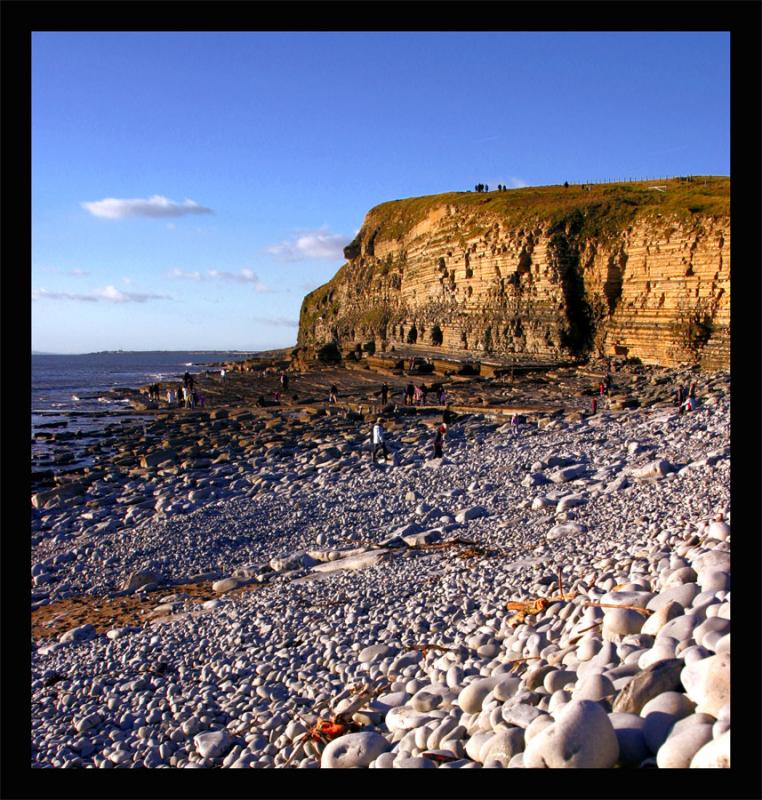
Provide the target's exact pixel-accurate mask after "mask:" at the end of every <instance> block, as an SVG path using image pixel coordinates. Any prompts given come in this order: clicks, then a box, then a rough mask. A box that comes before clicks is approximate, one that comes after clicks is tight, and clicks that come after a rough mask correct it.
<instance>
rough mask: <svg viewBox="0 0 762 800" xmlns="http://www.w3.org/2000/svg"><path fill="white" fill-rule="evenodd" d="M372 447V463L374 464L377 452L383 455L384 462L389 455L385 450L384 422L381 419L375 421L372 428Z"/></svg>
mask: <svg viewBox="0 0 762 800" xmlns="http://www.w3.org/2000/svg"><path fill="white" fill-rule="evenodd" d="M372 447H373V451H372V452H373V455H372V459H373V463H374V464H375V463H376V456H377V455H378V451H379V450H380V451H381V452H382V453H383V456H384V461H386V457H387V455H389V453H388V451H387V449H386V442H385V441H384V420H383V419H382V418H381V417H379V418H378V419H377V420H376V424H375V425H374V426H373V440H372Z"/></svg>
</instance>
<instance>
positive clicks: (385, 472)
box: [31, 366, 731, 768]
mask: <svg viewBox="0 0 762 800" xmlns="http://www.w3.org/2000/svg"><path fill="white" fill-rule="evenodd" d="M599 377H600V375H599V374H598V373H597V372H596V370H595V369H591V368H588V369H585V370H582V369H573V368H565V369H558V370H551V371H548V372H546V373H541V374H536V375H526V376H522V377H521V378H518V379H515V380H513V381H511V380H510V379H500V380H497V379H495V380H487V381H485V380H482V379H478V378H475V379H469V378H467V377H458V376H450V377H449V378H447V379H442V378H436V377H434V378H429V376H425V377H424V376H421V378H422V379H423V380H426V381H427V383H433V382H442V383H444V384H445V387H446V392H447V399H448V401H449V402H450V403H451V408H452V411H453V413H454V414H455V419H454V421H453V423H452V424H451V426H450V428H449V430H448V433H447V437H446V440H445V457H444V458H443V459H441V460H433V459H432V458H431V456H432V454H433V449H432V445H431V439H432V436H433V427H434V425H435V424H436V423H438V422H439V421H440V420H441V413H442V409H441V407H440V408H436V407H419V408H409V407H404V406H400V403H401V399H400V391H401V389H402V387H403V386H404V385H405V384H406V383H407V382H408V381H409V380H410V378H409V377H408V376H391V375H390V376H386V375H384V376H380V375H378V374H374V373H369V372H367V371H363V370H342V369H339V368H334V369H323V370H316V371H314V372H310V373H303V374H299V375H294V376H293V378H292V381H291V383H290V386H289V390H288V391H286V392H284V393H283V395H282V397H281V399H280V404H279V405H277V406H276V405H271V404H269V402H268V403H265V404H262V403H260V402H259V401H260V400H261V399H264V400H266V401H269V400H272V398H273V393H274V392H276V391H278V389H279V383H278V376H277V373H275V372H273V371H270V373H267V372H266V371H265V370H259V371H256V372H252V373H235V372H234V373H230V374H229V375H228V376H227V377H226V378H225V381H224V382H223V381H220V379H219V377H218V376H217V375H214V374H210V375H206V376H200V377H199V378H198V385H199V391H201V392H202V393H203V394H204V395H205V406H204V407H203V408H197V409H178V408H175V409H170V408H165V407H161V406H160V407H158V408H154V409H151V408H147V409H144V410H143V412H142V416H141V419H140V420H138V421H136V420H135V419H130V418H129V417H128V418H125V419H124V420H117V419H115V420H114V421H113V422H112V423H110V425H109V427H108V428H107V435H106V436H104V437H103V438H102V439H101V440H100V441H99V442H98V444H97V445H94V446H93V449H92V451H91V452H90V455H91V457H92V463H91V464H90V466H88V467H86V468H84V469H80V470H77V471H75V472H72V473H69V474H65V475H58V476H57V477H53V476H51V475H50V474H48V475H44V476H39V477H38V480H37V484H36V485H35V487H34V493H33V495H32V564H33V566H32V589H31V592H32V594H31V601H32V726H33V740H32V766H36V767H43V766H46V767H96V768H113V767H135V766H147V767H186V768H199V767H219V766H223V767H285V766H289V767H294V768H309V767H321V766H322V767H344V766H353V767H373V768H386V767H395V768H398V767H421V768H434V767H439V768H473V767H583V768H584V767H617V766H618V767H689V766H693V767H720V766H729V762H730V748H729V740H730V705H729V702H730V694H729V693H730V687H729V680H730V523H731V515H730V477H729V476H730V446H729V437H730V434H729V430H730V395H729V388H730V378H729V375H728V374H727V373H688V372H684V371H683V372H676V371H674V370H672V371H670V370H662V369H657V368H645V367H639V366H622V367H621V368H620V369H618V370H617V371H616V372H615V373H614V374H613V379H614V380H613V387H612V392H611V397H610V398H609V399H608V400H606V401H604V402H603V403H602V404H601V407H600V408H599V410H598V411H597V412H596V413H595V414H592V413H590V409H591V398H592V395H593V392H594V391H595V387H596V386H597V381H598V379H599ZM421 378H418V377H416V378H415V379H414V382H415V383H419V382H420V379H421ZM383 380H387V382H388V383H389V384H390V386H391V388H392V392H393V396H392V405H390V406H389V407H387V408H385V409H384V412H383V413H384V416H385V419H386V420H387V424H386V428H387V431H388V434H389V437H388V438H389V441H388V446H389V449H390V451H391V454H390V459H389V461H388V462H387V463H384V462H381V463H379V464H375V465H374V464H372V463H371V459H370V452H369V449H368V440H369V434H370V421H371V419H373V418H374V417H375V414H376V413H378V411H379V410H380V402H379V400H378V397H377V392H378V390H379V388H380V384H381V382H382V381H383ZM692 380H696V381H697V382H698V394H699V401H700V402H699V406H698V408H697V410H695V411H693V412H691V413H688V414H685V415H679V414H678V412H677V409H676V408H675V407H674V405H673V404H672V397H673V394H674V387H675V385H676V384H677V383H683V384H684V385H687V383H688V382H691V381H692ZM332 384H336V385H337V387H338V389H339V402H338V403H337V404H336V405H328V404H327V403H326V397H327V393H328V387H330V386H331V385H332ZM136 397H137V396H136ZM273 402H274V401H273ZM395 406H396V407H395ZM515 410H519V411H520V413H521V414H522V415H523V418H524V422H523V424H522V425H520V426H519V428H518V430H517V431H514V430H513V429H512V426H511V425H510V423H509V422H508V419H509V417H508V416H507V415H508V414H509V413H511V412H512V411H515ZM125 423H126V424H125ZM51 436H52V437H54V438H53V439H51V444H52V445H53V446H55V445H56V439H55V437H57V436H59V433H58V432H56V433H53V434H51ZM70 444H71V442H70V441H67V438H66V437H62V438H61V440H60V442H59V446H60V449H61V453H62V454H63V453H64V452H65V451H66V448H67V447H69V446H70ZM321 720H322V721H323V723H322V724H321V722H320V721H321Z"/></svg>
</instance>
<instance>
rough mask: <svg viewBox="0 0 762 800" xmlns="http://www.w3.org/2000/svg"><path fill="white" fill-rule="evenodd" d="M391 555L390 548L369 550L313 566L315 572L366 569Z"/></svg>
mask: <svg viewBox="0 0 762 800" xmlns="http://www.w3.org/2000/svg"><path fill="white" fill-rule="evenodd" d="M388 555H389V551H388V550H368V552H367V553H363V554H362V555H359V556H350V557H349V558H340V559H338V560H336V561H328V562H326V563H325V564H318V565H317V566H314V567H313V568H312V571H313V572H335V571H336V570H339V569H365V568H366V567H372V566H374V565H375V564H378V563H379V561H382V560H383V559H384V558H386V557H387V556H388Z"/></svg>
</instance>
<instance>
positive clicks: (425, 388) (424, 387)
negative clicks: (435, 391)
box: [421, 383, 429, 405]
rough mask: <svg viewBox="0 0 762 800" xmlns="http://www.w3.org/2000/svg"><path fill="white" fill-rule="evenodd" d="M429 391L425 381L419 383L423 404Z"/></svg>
mask: <svg viewBox="0 0 762 800" xmlns="http://www.w3.org/2000/svg"><path fill="white" fill-rule="evenodd" d="M428 393H429V387H428V386H426V384H425V383H422V384H421V394H422V395H423V404H424V405H426V396H427V395H428Z"/></svg>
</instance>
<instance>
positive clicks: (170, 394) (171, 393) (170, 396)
mask: <svg viewBox="0 0 762 800" xmlns="http://www.w3.org/2000/svg"><path fill="white" fill-rule="evenodd" d="M176 402H177V398H176V397H175V390H174V389H173V388H172V387H171V386H170V387H169V389H167V405H170V406H173V405H174V404H175V403H176Z"/></svg>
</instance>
